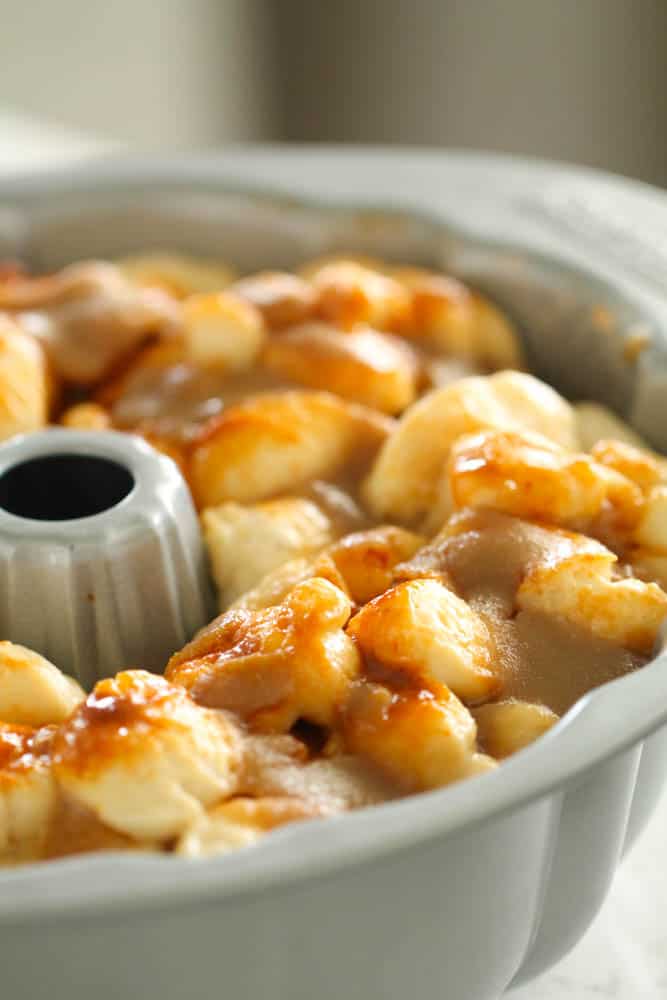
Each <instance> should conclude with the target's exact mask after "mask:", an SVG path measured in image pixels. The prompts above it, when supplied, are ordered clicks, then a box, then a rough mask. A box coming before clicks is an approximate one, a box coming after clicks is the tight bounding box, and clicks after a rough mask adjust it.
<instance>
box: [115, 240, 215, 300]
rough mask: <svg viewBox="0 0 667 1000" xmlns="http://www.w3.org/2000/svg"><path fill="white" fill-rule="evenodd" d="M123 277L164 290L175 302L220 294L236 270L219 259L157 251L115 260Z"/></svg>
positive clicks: (140, 284) (147, 286) (145, 286)
mask: <svg viewBox="0 0 667 1000" xmlns="http://www.w3.org/2000/svg"><path fill="white" fill-rule="evenodd" d="M116 264H117V266H118V267H119V268H120V270H121V271H122V272H123V274H124V275H125V276H126V277H127V278H129V279H130V280H131V281H132V282H134V283H135V284H137V285H139V286H141V287H144V288H161V289H162V290H163V291H165V292H167V293H168V294H169V295H172V296H173V297H174V298H176V299H185V298H187V296H188V295H196V294H202V293H206V292H221V291H222V289H223V288H226V287H227V285H229V284H230V283H231V282H232V281H233V280H234V277H235V275H234V271H233V270H232V269H231V268H230V267H229V266H228V265H227V264H224V263H222V262H221V261H217V260H210V259H208V258H205V257H192V256H188V255H186V254H178V253H172V252H171V251H166V250H165V251H159V250H155V251H153V252H150V253H141V254H136V255H133V256H129V257H122V258H120V260H117V261H116Z"/></svg>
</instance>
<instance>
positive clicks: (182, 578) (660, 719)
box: [0, 148, 667, 1000]
mask: <svg viewBox="0 0 667 1000" xmlns="http://www.w3.org/2000/svg"><path fill="white" fill-rule="evenodd" d="M249 186H251V188H252V187H254V188H255V189H256V190H252V189H249ZM267 191H272V192H273V193H267ZM276 192H277V193H276ZM397 202H400V203H401V205H402V206H403V209H402V210H400V211H398V210H396V208H395V206H396V204H397ZM378 206H385V207H378ZM386 206H391V208H389V209H387V208H386ZM665 246H667V198H666V197H665V195H664V194H661V193H660V192H657V191H653V190H651V189H649V188H646V187H645V186H642V185H637V184H633V183H631V182H628V181H623V180H621V179H615V178H611V177H609V176H605V175H602V174H598V173H595V172H591V171H583V170H581V171H579V170H573V169H569V168H564V167H559V166H556V165H550V164H544V163H542V164H540V163H531V162H528V161H520V160H515V159H511V160H510V159H507V160H505V159H502V158H498V157H487V156H476V155H467V154H442V153H428V152H412V153H389V152H386V151H381V150H375V151H369V150H363V149H359V150H355V151H342V150H331V149H326V148H318V149H305V150H304V149H298V148H292V149H285V150H282V151H277V150H255V151H252V152H243V151H238V152H235V153H230V154H226V155H225V156H223V157H214V158H210V159H206V158H203V159H194V160H184V161H181V162H176V161H174V162H171V163H165V162H159V163H150V162H143V163H132V162H125V163H111V162H110V163H106V164H96V165H92V166H87V167H83V168H81V169H79V170H68V171H67V172H66V173H62V174H53V175H48V176H47V175H42V176H38V177H32V178H25V177H20V178H15V179H9V180H5V181H3V182H2V183H0V254H3V255H6V256H10V257H12V256H13V257H19V258H23V259H27V260H28V261H29V262H30V264H31V265H32V266H33V267H34V268H35V269H37V270H49V269H52V268H56V267H59V266H61V265H62V264H64V263H67V262H70V261H72V260H76V259H80V258H83V257H94V256H97V257H103V258H104V257H114V256H118V255H122V254H127V253H132V252H139V251H141V250H146V249H152V248H161V249H165V250H176V251H180V252H186V253H187V252H192V253H195V254H197V253H199V254H202V255H205V256H206V255H208V256H210V257H217V258H225V259H229V260H230V261H231V262H232V263H234V264H236V265H238V266H239V267H240V268H241V269H243V270H246V271H250V270H257V269H259V268H275V267H281V266H288V267H289V266H293V265H294V264H295V263H296V262H298V261H301V260H305V259H307V258H309V257H313V256H316V255H318V254H322V253H326V252H327V251H331V250H340V249H345V250H348V251H355V250H356V251H359V252H363V253H367V254H371V255H373V254H375V255H378V256H380V257H383V258H391V259H394V260H402V261H404V262H405V261H411V262H414V263H425V262H430V263H432V264H434V265H435V266H436V267H440V268H442V269H444V270H445V271H447V272H448V273H453V274H455V275H457V276H459V277H461V278H462V279H463V280H465V281H467V282H469V283H470V284H471V285H472V286H474V287H478V288H480V289H481V290H482V291H484V292H486V293H487V294H488V295H490V296H491V297H492V298H494V299H495V300H496V301H497V302H498V303H499V304H500V305H501V306H502V307H503V308H504V309H506V310H507V312H508V313H509V315H510V316H511V317H512V318H513V319H514V320H515V322H516V323H517V325H518V326H519V328H520V330H521V332H522V334H523V339H524V347H525V350H526V354H527V357H528V364H529V367H530V368H531V370H533V371H534V372H535V373H536V374H537V375H538V376H540V377H542V378H544V379H545V380H546V381H549V382H551V383H552V384H553V385H554V386H555V387H556V389H558V390H560V391H561V392H563V393H564V394H566V395H568V396H570V397H571V398H592V399H597V400H599V401H601V402H603V403H605V404H606V405H608V406H610V407H612V408H613V409H614V410H616V412H617V413H619V414H620V415H622V416H623V417H624V418H625V419H626V420H627V421H628V422H629V423H631V424H632V425H633V426H634V428H635V429H636V430H638V431H639V432H640V433H641V434H643V435H644V436H645V437H646V438H647V439H648V440H649V441H650V443H651V445H652V446H653V447H655V448H658V449H661V450H663V451H664V450H666V449H667V392H666V389H667V295H666V293H665V280H664V275H665V273H667V270H666V267H665V252H664V248H665ZM638 338H641V341H642V343H644V342H645V343H646V345H647V346H646V349H645V350H642V351H641V352H640V353H639V355H638V354H637V352H636V351H633V350H626V346H627V345H630V347H631V346H632V344H635V345H636V344H637V343H639V339H638ZM35 449H37V450H35ZM40 449H42V450H40ZM0 456H1V460H2V466H1V468H0V507H2V510H1V511H0V521H1V525H0V539H1V541H0V545H1V546H2V549H1V567H2V568H1V572H2V579H1V580H0V586H1V587H2V590H1V592H0V597H1V600H2V607H0V616H1V624H2V633H3V637H4V636H10V637H11V638H14V639H16V640H18V641H20V642H24V643H25V644H27V645H31V646H34V647H35V648H37V649H38V650H39V651H40V652H43V653H45V654H46V655H48V656H49V657H50V658H52V659H53V660H54V661H55V662H56V663H58V665H59V666H62V667H64V668H69V669H70V670H71V672H72V673H74V674H76V675H78V676H79V678H80V679H81V680H82V681H83V683H84V684H86V685H90V683H91V682H92V681H93V680H94V678H95V676H97V675H98V673H100V672H102V673H104V672H107V673H111V672H113V671H114V670H115V669H116V668H117V667H118V666H119V665H122V666H128V665H139V666H143V667H146V666H154V667H158V668H159V667H160V666H161V665H163V664H164V660H165V657H166V655H167V654H168V653H169V652H172V651H173V650H174V649H176V648H178V647H179V646H180V645H181V644H182V642H183V640H184V638H185V637H186V635H188V634H190V633H192V632H193V631H195V630H196V628H197V627H198V626H199V624H200V623H201V622H202V621H203V620H204V619H205V617H206V615H207V612H208V609H207V607H206V595H205V589H204V588H205V584H204V577H203V575H200V574H201V573H202V566H201V552H200V548H199V543H198V540H197V533H196V522H195V519H194V514H193V512H192V509H191V507H190V506H189V500H187V501H186V498H185V494H184V493H183V489H184V487H183V484H182V482H181V480H180V477H179V476H178V474H177V472H176V470H175V468H174V467H172V466H171V465H170V464H169V462H168V460H167V459H164V458H160V457H158V456H157V455H156V454H155V453H154V452H152V451H151V450H150V448H149V446H148V445H145V444H141V443H139V442H137V441H135V440H134V439H131V438H128V437H127V436H126V435H122V436H121V435H116V434H104V435H95V434H89V433H86V434H75V433H72V432H61V431H49V432H45V433H44V434H39V435H36V436H35V437H31V438H25V439H17V440H15V441H11V442H10V443H9V444H7V445H6V446H5V447H4V448H3V449H2V450H1V451H0ZM45 457H48V462H47V464H46V465H45V464H44V459H45ZM82 459H84V460H87V461H94V462H102V463H103V465H104V471H102V467H101V466H98V471H100V472H101V475H99V476H98V477H97V487H96V490H95V491H94V492H93V493H87V492H86V493H82V492H81V491H80V490H79V489H77V490H75V491H74V492H72V491H69V490H66V491H61V493H62V495H61V497H60V498H59V499H57V500H56V498H55V497H54V498H51V497H50V496H48V495H47V494H48V492H49V490H47V487H46V484H47V483H51V484H53V485H54V488H55V484H57V483H59V482H61V481H65V482H68V481H69V480H70V478H71V474H72V473H73V472H76V469H77V463H79V462H80V461H81V460H82ZM33 463H37V464H33ZM40 463H41V464H40ZM78 468H79V470H81V466H78ZM158 470H159V475H158ZM125 473H127V476H126V475H125ZM128 476H129V477H131V479H132V484H130V481H129V478H128ZM154 476H155V478H153V477H154ZM82 478H83V477H82ZM37 480H39V481H40V482H41V483H42V484H44V489H43V492H42V493H41V494H40V495H39V496H34V495H33V494H34V492H35V489H34V485H33V484H34V483H35V482H36V481H37ZM158 484H159V485H158ZM102 486H104V490H102ZM127 490H129V491H128V492H126V491H127ZM51 503H53V506H51ZM105 504H107V505H109V506H106V508H105ZM95 511H96V512H95ZM82 513H87V515H88V516H76V515H77V514H78V515H81V514H82ZM53 514H58V516H59V518H60V520H53V519H50V518H51V517H52V515H53ZM74 542H75V543H76V544H74ZM87 547H88V548H87ZM47 551H48V552H50V557H49V559H45V558H44V553H45V552H47ZM76 553H79V556H80V561H79V557H77V556H76ZM156 565H160V566H161V567H162V569H161V571H160V573H159V574H158V573H156V572H155V566H156ZM168 567H172V568H173V572H171V571H170V569H169V568H168ZM89 593H92V594H93V595H94V600H92V601H91V600H89V599H88V598H87V595H88V594H89ZM34 608H37V609H39V610H38V611H36V610H33V609H34ZM22 615H23V616H24V617H23V618H22ZM61 619H62V620H61ZM31 629H34V630H35V631H31ZM142 643H143V644H145V645H142ZM153 643H155V645H153ZM148 647H150V648H148ZM665 669H666V662H665V657H664V655H659V656H657V657H656V659H655V660H654V661H653V662H652V663H651V664H649V665H648V666H646V667H644V668H642V669H641V670H638V671H636V672H634V673H631V674H629V675H627V676H625V677H623V678H622V679H620V680H618V681H614V682H613V683H611V684H608V685H605V686H604V687H602V688H600V689H598V690H595V691H593V692H592V693H591V694H589V695H587V696H586V697H585V698H584V699H582V700H581V701H579V702H578V703H577V704H576V705H575V706H574V708H573V709H572V710H571V711H570V712H569V713H568V714H567V715H566V716H565V717H564V718H563V719H562V720H561V722H559V723H558V725H556V726H555V727H554V728H553V729H551V730H550V731H549V733H548V734H547V735H546V736H544V737H543V738H541V739H540V740H538V741H537V742H536V743H535V744H533V745H532V746H531V747H529V748H528V749H526V750H525V751H521V752H520V753H518V754H516V755H515V756H514V757H512V758H511V759H510V760H508V761H506V762H505V763H503V765H502V766H501V767H499V768H498V769H497V770H496V771H494V772H492V773H489V774H486V775H483V776H481V777H476V778H473V779H470V780H466V781H462V782H459V783H457V784H455V785H452V786H450V787H448V788H444V789H442V790H438V791H435V792H431V793H428V794H423V795H417V796H414V797H412V798H406V799H402V800H399V801H395V802H389V803H387V804H383V805H380V806H374V807H372V808H368V809H362V810H359V811H358V812H354V813H351V814H349V815H345V816H339V817H333V818H331V819H327V820H321V821H317V822H312V823H304V824H296V825H294V826H293V827H286V828H284V829H282V830H279V831H277V832H276V833H273V834H272V835H271V836H269V837H267V838H266V839H265V840H264V841H262V842H261V843H260V844H258V845H256V846H254V847H253V848H252V849H248V850H239V851H236V852H233V853H230V854H228V855H222V856H219V857H215V858H211V859H202V860H199V861H197V862H192V861H188V860H187V859H184V858H177V857H170V856H164V855H144V854H141V853H138V852H127V853H124V854H119V853H113V852H112V853H108V854H105V855H101V854H100V855H85V856H79V857H75V858H71V859H64V860H60V861H54V862H49V863H48V864H46V865H42V864H37V865H28V866H25V867H22V868H17V869H14V870H7V871H3V872H2V873H0V965H1V966H2V983H3V985H4V986H6V988H7V989H8V990H9V992H10V993H11V995H12V997H14V998H20V1000H23V998H30V1000H41V998H42V997H44V998H46V997H53V996H59V997H60V996H62V997H67V998H68V1000H84V998H86V1000H87V998H88V997H89V996H90V995H91V992H93V993H94V995H95V997H96V998H97V1000H117V998H118V997H119V996H123V995H127V996H132V997H133V996H141V997H143V998H145V1000H158V998H159V1000H181V998H182V997H183V996H184V995H187V996H188V997H189V998H191V1000H208V998H210V997H211V996H215V995H217V993H219V992H221V991H222V992H224V994H225V996H230V997H234V998H243V1000H276V998H278V997H279V998H289V1000H311V998H312V997H313V996H314V995H317V996H318V998H320V1000H340V998H341V997H350V998H355V1000H356V998H363V1000H403V998H405V997H406V996H409V997H412V998H414V1000H422V998H427V997H428V998H431V997H434V996H438V997H444V998H447V1000H497V998H498V997H499V996H500V995H501V994H502V993H503V991H505V990H506V989H508V988H509V987H510V985H511V984H512V983H513V984H517V983H519V982H523V981H526V980H528V979H531V978H534V977H535V976H537V975H538V974H539V973H540V972H541V971H543V970H544V969H547V968H548V967H549V966H551V965H553V964H554V962H556V961H557V960H558V959H559V958H560V957H561V956H562V955H564V954H565V953H566V952H567V951H568V950H569V949H570V948H571V947H572V946H573V945H574V944H575V943H576V941H577V940H578V939H579V938H580V937H581V935H582V934H583V932H584V930H585V929H586V928H587V927H588V925H589V924H590V922H591V920H592V919H593V917H594V916H595V914H596V912H597V911H598V909H599V908H600V906H601V904H602V902H603V900H604V898H605V895H606V893H607V891H608V888H609V885H610V883H611V879H612V877H613V874H614V871H615V870H616V867H617V865H618V864H619V862H620V859H621V858H622V855H623V853H624V851H626V850H627V849H628V848H629V846H630V845H631V844H632V842H633V841H634V839H635V837H636V836H637V834H638V833H639V832H640V831H641V829H642V828H643V826H644V825H645V823H646V822H647V820H648V818H649V816H650V815H651V813H652V811H653V808H654V806H655V804H656V801H657V799H658V797H659V794H660V792H661V789H662V786H663V784H664V761H665V751H666V749H667V732H666V721H667V675H666V673H665ZM537 989H538V993H537V994H536V995H539V987H537Z"/></svg>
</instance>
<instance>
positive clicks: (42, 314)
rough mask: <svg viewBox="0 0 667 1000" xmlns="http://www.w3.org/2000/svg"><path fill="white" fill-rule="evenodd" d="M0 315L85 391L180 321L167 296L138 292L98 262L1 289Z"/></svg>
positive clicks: (58, 371) (115, 270)
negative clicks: (11, 318)
mask: <svg viewBox="0 0 667 1000" xmlns="http://www.w3.org/2000/svg"><path fill="white" fill-rule="evenodd" d="M3 309H4V310H8V311H10V312H13V313H15V314H16V316H17V319H18V321H19V322H20V324H21V326H22V327H23V328H24V329H25V330H27V332H28V333H31V334H32V335H33V336H35V337H36V338H37V339H38V340H39V341H40V342H41V343H42V344H43V346H44V349H45V351H46V353H47V355H48V357H49V359H50V361H51V364H52V366H53V369H54V371H55V373H56V375H58V376H60V377H61V378H63V379H65V380H67V381H69V382H77V383H80V384H84V385H88V384H91V383H95V382H98V381H99V380H100V379H101V378H103V377H104V376H105V375H107V374H109V373H110V372H111V370H112V369H113V368H114V367H115V366H116V365H118V364H120V363H121V362H122V361H124V360H125V359H127V358H128V357H129V356H130V355H131V354H132V353H133V352H134V351H135V350H137V349H138V348H139V347H140V346H141V344H142V343H143V342H144V341H145V340H146V338H147V337H148V336H149V335H151V334H155V333H161V334H171V333H173V332H174V330H175V329H176V328H177V325H178V322H179V319H180V313H179V309H178V305H177V303H176V302H175V301H174V300H173V299H171V298H169V296H167V295H165V294H164V293H163V292H161V291H159V290H158V289H155V288H138V287H137V286H136V285H134V284H133V283H132V282H131V281H129V280H128V279H127V278H126V277H125V275H123V274H122V272H121V271H119V269H118V268H117V267H114V266H113V265H112V264H106V263H103V262H100V261H85V262H82V263H79V264H72V265H71V266H70V267H66V268H64V269H63V270H62V271H59V272H57V273H56V274H52V275H47V276H45V277H41V278H26V279H24V280H20V281H13V282H10V283H8V284H6V285H0V310H3Z"/></svg>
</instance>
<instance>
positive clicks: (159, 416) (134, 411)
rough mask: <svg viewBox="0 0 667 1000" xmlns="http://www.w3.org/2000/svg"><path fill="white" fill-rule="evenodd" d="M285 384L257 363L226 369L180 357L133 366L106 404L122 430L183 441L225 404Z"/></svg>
mask: <svg viewBox="0 0 667 1000" xmlns="http://www.w3.org/2000/svg"><path fill="white" fill-rule="evenodd" d="M288 387H289V386H288V384H287V383H286V381H285V380H284V379H278V378H276V376H274V375H272V374H271V373H270V372H267V371H265V370H264V369H261V368H259V369H253V370H252V371H250V372H243V373H240V374H238V373H237V374H231V373H225V372H222V371H215V370H213V369H204V368H201V367H198V366H196V365H194V364H191V363H189V362H187V361H185V360H179V361H177V362H175V363H171V364H165V365H155V366H154V365H148V364H147V365H137V366H136V368H135V369H134V370H132V371H131V372H130V373H129V374H128V375H127V376H126V377H125V380H124V385H123V389H122V391H121V393H120V395H119V396H118V398H117V399H116V400H115V401H114V402H113V403H112V405H111V417H112V420H113V422H114V424H115V426H116V427H118V428H120V429H121V430H132V429H135V428H141V429H142V430H145V431H148V432H150V433H151V434H155V435H156V436H157V437H163V438H167V439H170V440H173V441H178V442H181V443H187V442H189V441H192V440H193V439H194V438H195V437H196V436H197V435H198V434H199V432H200V431H201V429H202V427H204V426H205V425H206V424H207V423H208V422H209V421H210V420H212V419H213V418H215V417H217V416H219V415H220V414H221V413H222V412H223V410H224V409H225V407H227V406H233V405H234V404H236V403H240V402H242V401H243V400H245V399H247V398H248V397H249V396H256V395H260V394H261V393H265V392H272V391H275V390H276V389H286V388H288Z"/></svg>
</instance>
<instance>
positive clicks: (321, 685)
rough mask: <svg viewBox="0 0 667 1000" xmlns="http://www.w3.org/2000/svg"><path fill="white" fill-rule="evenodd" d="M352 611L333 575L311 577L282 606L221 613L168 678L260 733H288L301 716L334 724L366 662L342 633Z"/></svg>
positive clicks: (181, 654) (175, 662)
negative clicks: (327, 577) (354, 680)
mask: <svg viewBox="0 0 667 1000" xmlns="http://www.w3.org/2000/svg"><path fill="white" fill-rule="evenodd" d="M350 611H351V605H350V601H349V599H348V598H347V597H346V595H345V594H344V593H343V592H342V591H341V590H339V589H338V588H337V587H335V586H334V585H333V584H331V583H329V581H328V580H322V579H319V578H315V579H312V580H307V581H305V582H304V583H301V584H299V585H297V586H296V587H295V588H294V590H292V591H291V593H290V594H288V595H287V597H286V598H285V600H284V601H283V602H282V603H281V604H278V605H276V606H275V607H271V608H267V609H266V610H264V611H255V612H251V611H240V610H239V611H236V610H235V611H228V612H227V613H226V614H224V615H221V616H220V618H218V619H217V620H216V621H214V622H213V623H212V624H211V625H210V626H208V627H207V628H206V629H204V630H203V631H202V632H200V634H199V635H198V636H196V637H195V639H193V641H192V642H191V643H189V644H188V645H187V646H186V647H185V648H184V649H182V650H181V651H180V652H179V653H177V654H176V655H175V656H173V657H172V659H171V660H170V663H169V666H168V668H167V677H168V678H169V679H170V681H171V682H172V683H173V684H178V685H182V686H183V687H185V688H186V689H187V690H188V691H189V693H190V694H191V696H192V697H193V698H194V700H195V701H197V702H198V703H199V704H201V705H206V706H209V707H212V708H224V709H228V710H229V711H232V712H235V713H236V714H237V715H240V716H241V717H242V718H243V719H244V720H246V721H247V722H248V723H249V724H250V725H251V726H252V727H253V728H254V729H256V730H259V731H263V732H287V731H288V730H289V729H291V727H292V726H293V725H294V723H295V722H296V721H297V719H300V718H304V719H307V720H308V721H310V722H314V723H316V724H318V725H322V726H331V725H332V724H333V722H334V720H335V718H336V713H337V711H338V709H339V706H340V704H341V703H342V701H343V700H344V699H345V697H346V694H347V691H348V689H349V685H350V682H351V680H352V679H353V678H354V677H355V676H356V675H357V673H358V672H359V666H360V662H359V653H358V651H357V648H356V646H355V644H354V642H353V641H352V639H350V638H349V636H347V635H345V632H344V631H343V628H344V626H345V624H346V622H347V620H348V618H349V617H350Z"/></svg>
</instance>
